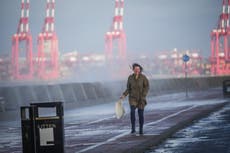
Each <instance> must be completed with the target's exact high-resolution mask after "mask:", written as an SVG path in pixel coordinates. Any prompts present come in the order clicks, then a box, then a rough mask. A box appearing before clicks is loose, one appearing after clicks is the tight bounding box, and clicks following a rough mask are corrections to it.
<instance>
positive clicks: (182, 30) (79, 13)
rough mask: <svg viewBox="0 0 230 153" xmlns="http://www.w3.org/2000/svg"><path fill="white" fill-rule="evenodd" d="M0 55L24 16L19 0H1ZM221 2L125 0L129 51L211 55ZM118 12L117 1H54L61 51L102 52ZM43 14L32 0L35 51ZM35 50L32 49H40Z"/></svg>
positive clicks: (42, 8) (7, 49)
mask: <svg viewBox="0 0 230 153" xmlns="http://www.w3.org/2000/svg"><path fill="white" fill-rule="evenodd" d="M0 2H1V5H0V27H1V28H0V53H7V52H11V36H12V35H13V34H14V33H15V32H16V29H17V25H18V21H19V17H20V2H21V1H20V0H0ZM221 5H222V1H221V0H218V1H217V0H125V14H124V29H125V31H126V35H127V51H128V52H130V53H132V52H134V53H137V52H145V51H146V52H156V51H164V50H172V49H173V48H175V47H176V48H178V49H179V50H181V49H200V50H201V51H202V54H203V55H205V56H209V55H210V31H211V30H212V29H213V28H214V27H216V24H217V21H218V17H219V14H220V12H221V9H222V6H221ZM113 15H114V0H97V1H96V0H56V14H55V17H56V18H55V29H56V32H57V35H58V38H59V48H60V51H61V52H63V51H65V52H68V51H73V50H77V51H79V52H82V53H84V52H97V53H103V50H104V34H105V33H106V32H107V30H109V27H110V26H111V24H112V17H113ZM44 16H45V0H31V9H30V30H31V32H32V35H33V44H34V48H35V49H36V40H37V35H38V33H39V32H40V31H41V28H42V25H43V22H44ZM35 49H34V52H36V50H35Z"/></svg>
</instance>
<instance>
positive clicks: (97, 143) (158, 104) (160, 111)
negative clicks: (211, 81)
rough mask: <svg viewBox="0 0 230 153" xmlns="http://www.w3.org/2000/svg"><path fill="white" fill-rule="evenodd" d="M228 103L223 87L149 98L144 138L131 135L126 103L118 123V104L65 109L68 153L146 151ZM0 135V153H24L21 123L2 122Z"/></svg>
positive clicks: (66, 148) (0, 123)
mask: <svg viewBox="0 0 230 153" xmlns="http://www.w3.org/2000/svg"><path fill="white" fill-rule="evenodd" d="M225 102H226V100H225V99H223V98H222V90H221V89H220V88H215V89H211V90H209V91H205V92H204V91H203V92H193V93H189V99H186V98H185V94H184V93H177V94H168V95H163V96H155V97H149V99H148V105H147V107H146V110H145V126H144V135H141V136H140V135H138V134H136V135H131V134H130V120H129V105H128V103H127V101H125V102H124V106H125V110H126V115H125V116H124V118H122V119H119V120H118V119H116V118H115V115H114V104H115V102H109V103H107V104H100V105H97V106H92V107H85V108H78V109H72V110H66V111H65V115H64V116H65V129H64V130H65V152H66V153H77V152H79V153H80V152H135V151H137V152H138V150H139V151H140V150H142V152H143V150H146V147H150V146H153V145H155V144H159V143H160V142H161V141H162V140H165V139H166V138H168V137H169V136H171V135H172V134H173V133H175V132H176V131H177V130H179V129H181V128H183V127H185V126H187V125H188V124H190V123H191V122H192V121H193V120H196V119H198V118H201V117H204V116H205V115H207V114H209V113H210V112H212V111H216V110H217V108H221V107H223V106H224V104H226V103H225ZM137 119H138V118H137ZM179 125H180V126H179ZM137 131H138V124H137ZM0 135H1V139H0V152H12V153H20V152H22V148H21V128H20V121H11V122H6V121H4V122H3V121H2V122H0ZM146 142H148V143H146ZM143 143H144V144H146V145H143ZM140 146H143V147H140Z"/></svg>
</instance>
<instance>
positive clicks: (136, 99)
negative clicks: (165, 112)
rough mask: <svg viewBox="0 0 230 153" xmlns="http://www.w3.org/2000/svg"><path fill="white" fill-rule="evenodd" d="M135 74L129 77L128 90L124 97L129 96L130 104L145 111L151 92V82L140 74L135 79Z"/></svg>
mask: <svg viewBox="0 0 230 153" xmlns="http://www.w3.org/2000/svg"><path fill="white" fill-rule="evenodd" d="M135 76H136V75H135V74H131V75H130V76H129V77H128V81H127V89H126V90H125V92H124V93H123V95H124V96H127V95H129V104H130V105H133V106H136V107H138V108H140V109H144V107H145V105H146V104H147V101H146V96H147V94H148V91H149V81H148V79H147V78H146V76H145V75H144V74H139V76H138V78H137V79H136V78H135Z"/></svg>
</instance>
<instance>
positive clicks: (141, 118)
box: [130, 105, 144, 132]
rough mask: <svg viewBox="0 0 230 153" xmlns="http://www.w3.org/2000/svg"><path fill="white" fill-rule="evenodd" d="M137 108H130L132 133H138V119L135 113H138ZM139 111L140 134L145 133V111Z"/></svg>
mask: <svg viewBox="0 0 230 153" xmlns="http://www.w3.org/2000/svg"><path fill="white" fill-rule="evenodd" d="M136 108H137V107H135V106H132V105H131V106H130V109H131V111H130V119H131V125H132V131H136V130H135V121H136V118H135V111H136ZM137 109H138V116H139V127H140V128H139V130H140V131H139V132H143V124H144V109H139V108H137Z"/></svg>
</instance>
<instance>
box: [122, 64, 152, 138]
mask: <svg viewBox="0 0 230 153" xmlns="http://www.w3.org/2000/svg"><path fill="white" fill-rule="evenodd" d="M132 69H133V74H131V75H130V76H129V77H128V81H127V89H126V90H125V92H124V93H123V94H122V96H121V99H124V98H125V97H126V96H127V95H129V104H130V110H131V111H130V119H131V126H132V130H131V133H135V132H136V129H135V121H136V118H135V111H136V109H137V110H138V116H139V134H143V125H144V108H145V105H146V104H147V101H146V96H147V94H148V91H149V81H148V79H147V78H146V76H145V75H144V74H142V71H143V68H142V66H141V65H139V64H137V63H134V64H133V65H132Z"/></svg>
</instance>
